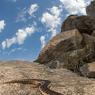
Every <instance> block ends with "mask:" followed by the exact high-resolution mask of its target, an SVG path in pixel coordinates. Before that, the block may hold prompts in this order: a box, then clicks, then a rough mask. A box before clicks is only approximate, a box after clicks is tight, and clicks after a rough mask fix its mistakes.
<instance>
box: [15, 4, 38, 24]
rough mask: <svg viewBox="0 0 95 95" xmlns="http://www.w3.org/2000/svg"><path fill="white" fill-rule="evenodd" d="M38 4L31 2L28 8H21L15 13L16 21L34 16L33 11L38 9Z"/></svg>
mask: <svg viewBox="0 0 95 95" xmlns="http://www.w3.org/2000/svg"><path fill="white" fill-rule="evenodd" d="M38 8H39V6H38V4H31V5H30V7H29V8H23V9H22V10H20V12H19V13H18V15H17V18H16V22H19V21H27V20H28V19H31V18H32V17H35V15H34V13H35V12H36V11H37V10H38Z"/></svg>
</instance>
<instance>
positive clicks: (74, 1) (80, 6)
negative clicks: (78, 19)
mask: <svg viewBox="0 0 95 95" xmlns="http://www.w3.org/2000/svg"><path fill="white" fill-rule="evenodd" d="M91 1H92V0H60V2H61V3H62V4H63V5H64V9H65V10H66V11H67V12H68V15H69V14H83V15H86V10H85V9H86V6H87V4H89V3H90V2H91Z"/></svg>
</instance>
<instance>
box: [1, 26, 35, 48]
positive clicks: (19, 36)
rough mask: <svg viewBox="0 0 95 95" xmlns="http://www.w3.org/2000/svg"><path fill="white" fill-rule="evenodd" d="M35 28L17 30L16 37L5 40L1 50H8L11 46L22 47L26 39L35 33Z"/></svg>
mask: <svg viewBox="0 0 95 95" xmlns="http://www.w3.org/2000/svg"><path fill="white" fill-rule="evenodd" d="M35 30H36V29H35V27H34V26H31V27H26V28H24V29H18V31H17V33H16V35H15V36H14V37H12V38H10V39H6V40H5V41H3V42H2V44H1V45H2V49H5V48H9V47H10V46H12V45H13V44H19V45H22V44H23V43H24V41H25V40H26V38H27V37H29V36H31V35H32V34H33V33H34V32H35Z"/></svg>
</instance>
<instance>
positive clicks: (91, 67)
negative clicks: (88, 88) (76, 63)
mask: <svg viewBox="0 0 95 95" xmlns="http://www.w3.org/2000/svg"><path fill="white" fill-rule="evenodd" d="M80 72H81V74H82V75H83V76H85V77H89V78H95V62H92V63H88V64H85V65H83V66H82V67H80Z"/></svg>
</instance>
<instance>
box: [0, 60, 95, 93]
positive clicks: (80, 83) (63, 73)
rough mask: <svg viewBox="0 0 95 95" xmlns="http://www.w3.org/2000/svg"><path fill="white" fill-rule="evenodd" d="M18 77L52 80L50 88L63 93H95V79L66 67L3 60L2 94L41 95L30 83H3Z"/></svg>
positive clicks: (0, 91)
mask: <svg viewBox="0 0 95 95" xmlns="http://www.w3.org/2000/svg"><path fill="white" fill-rule="evenodd" d="M18 79H44V80H50V81H51V85H50V89H52V90H54V91H57V92H59V93H62V94H63V95H95V80H94V79H87V78H83V77H79V76H78V75H76V74H75V73H72V72H70V71H68V70H66V69H49V68H47V67H45V66H43V65H39V64H38V63H30V62H21V61H20V62H19V61H16V62H13V61H10V62H1V63H0V95H41V93H40V91H39V89H38V88H32V86H31V85H30V84H25V85H24V84H19V83H18V84H16V83H14V84H3V82H7V81H11V80H18Z"/></svg>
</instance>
